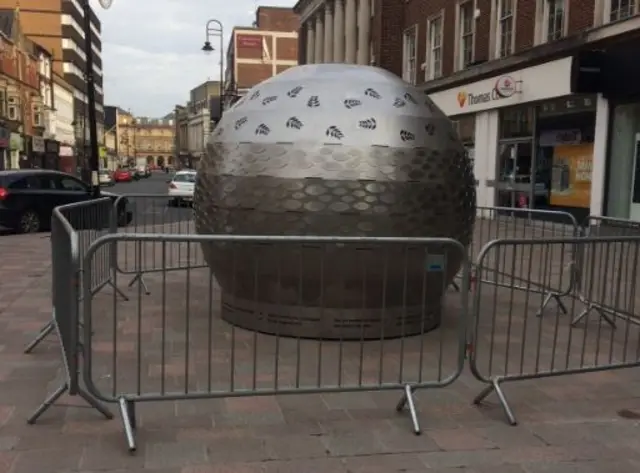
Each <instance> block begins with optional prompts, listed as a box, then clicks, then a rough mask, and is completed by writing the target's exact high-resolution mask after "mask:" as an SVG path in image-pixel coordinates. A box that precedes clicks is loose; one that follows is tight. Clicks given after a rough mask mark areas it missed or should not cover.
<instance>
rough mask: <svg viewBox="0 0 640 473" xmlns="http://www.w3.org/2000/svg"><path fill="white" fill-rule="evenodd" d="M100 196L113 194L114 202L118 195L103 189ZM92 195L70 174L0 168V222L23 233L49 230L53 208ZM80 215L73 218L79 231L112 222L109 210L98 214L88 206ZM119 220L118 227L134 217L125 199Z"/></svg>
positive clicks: (119, 211) (88, 197) (120, 207)
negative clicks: (100, 214) (107, 212)
mask: <svg viewBox="0 0 640 473" xmlns="http://www.w3.org/2000/svg"><path fill="white" fill-rule="evenodd" d="M101 196H102V197H110V198H111V200H112V201H113V202H114V203H115V202H116V200H117V199H118V197H119V195H117V194H112V193H110V192H104V191H103V192H101ZM93 198H94V197H93V189H92V188H91V186H89V185H87V184H86V183H84V182H82V181H81V180H80V179H78V178H77V177H75V176H73V175H71V174H67V173H64V172H59V171H52V170H48V169H19V170H12V171H0V225H2V226H4V227H8V228H10V229H12V230H15V231H17V232H20V233H34V232H39V231H44V230H49V229H50V226H51V214H52V213H53V209H54V208H56V207H58V206H60V205H66V204H71V203H74V202H83V201H86V200H90V199H93ZM70 215H71V213H70ZM77 216H78V218H77V219H72V221H71V224H72V226H73V227H74V228H75V229H76V230H87V229H90V228H91V229H104V228H107V227H108V225H109V219H110V215H109V216H107V214H106V212H105V214H104V216H98V215H97V212H95V211H92V209H90V208H88V209H87V212H85V213H84V214H83V213H82V212H81V211H80V212H79V213H78V214H77ZM99 219H102V221H100V220H99ZM117 219H118V222H117V223H118V225H119V226H125V225H128V224H129V223H131V221H132V220H133V212H132V211H131V209H130V206H129V202H128V201H127V199H126V198H121V199H120V200H119V201H118V209H117Z"/></svg>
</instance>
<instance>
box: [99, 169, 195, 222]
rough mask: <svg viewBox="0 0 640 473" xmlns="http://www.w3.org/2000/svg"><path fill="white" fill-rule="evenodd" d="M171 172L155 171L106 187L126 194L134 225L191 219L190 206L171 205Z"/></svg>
mask: <svg viewBox="0 0 640 473" xmlns="http://www.w3.org/2000/svg"><path fill="white" fill-rule="evenodd" d="M169 176H170V174H165V173H164V172H153V173H151V177H148V178H145V179H140V180H139V181H133V182H121V183H117V184H116V185H115V186H113V187H104V188H103V190H104V191H106V192H113V193H114V194H122V195H126V196H127V198H128V199H129V202H130V207H131V210H133V221H132V222H131V224H132V225H133V226H141V225H159V224H162V223H173V222H182V221H187V220H190V219H191V216H192V210H191V208H190V207H170V206H169V205H168V204H169V198H168V197H167V189H168V185H167V179H169ZM136 194H147V195H149V194H153V195H157V196H158V197H135V195H136Z"/></svg>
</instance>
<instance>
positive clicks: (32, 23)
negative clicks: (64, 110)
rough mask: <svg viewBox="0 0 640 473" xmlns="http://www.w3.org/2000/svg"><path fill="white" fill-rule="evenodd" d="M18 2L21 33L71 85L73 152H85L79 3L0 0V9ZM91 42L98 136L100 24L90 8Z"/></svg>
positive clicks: (100, 115)
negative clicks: (44, 51) (46, 52)
mask: <svg viewBox="0 0 640 473" xmlns="http://www.w3.org/2000/svg"><path fill="white" fill-rule="evenodd" d="M18 5H19V7H20V23H21V26H22V30H23V33H24V34H25V35H26V36H27V38H29V39H30V40H32V41H33V42H35V43H37V44H38V45H40V46H41V47H42V48H43V49H45V50H46V51H49V52H50V53H51V54H52V55H53V57H54V61H53V72H54V73H55V74H58V75H59V76H61V77H62V78H64V80H65V82H66V83H68V84H69V85H71V86H72V87H73V95H74V112H75V134H76V145H77V150H76V151H77V152H79V154H80V155H84V154H88V152H89V145H88V137H89V131H88V127H89V123H88V109H87V101H88V99H87V95H86V84H85V80H84V70H85V64H86V58H87V56H86V51H85V44H84V30H83V22H84V14H83V9H82V6H81V2H79V1H78V0H20V1H19V2H16V0H0V8H6V9H14V8H15V7H16V6H18ZM91 43H92V45H91V46H92V50H93V58H94V68H93V69H94V70H93V72H94V79H95V92H96V116H97V121H98V137H99V139H102V137H103V135H104V126H103V123H104V91H103V89H102V86H103V84H102V76H103V72H102V40H101V24H100V20H99V19H98V17H97V16H96V14H95V13H94V12H93V10H91ZM83 151H84V152H83Z"/></svg>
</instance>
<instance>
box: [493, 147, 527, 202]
mask: <svg viewBox="0 0 640 473" xmlns="http://www.w3.org/2000/svg"><path fill="white" fill-rule="evenodd" d="M533 154H534V152H533V143H532V142H531V140H523V141H510V142H504V141H503V142H501V143H500V144H499V145H498V169H497V176H496V177H497V179H496V182H495V188H496V205H497V206H498V207H515V208H532V207H533V202H534V199H535V186H536V182H535V181H536V180H535V178H534V176H535V175H536V169H535V167H536V166H535V164H536V163H535V158H534V156H533Z"/></svg>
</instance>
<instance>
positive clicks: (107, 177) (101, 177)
mask: <svg viewBox="0 0 640 473" xmlns="http://www.w3.org/2000/svg"><path fill="white" fill-rule="evenodd" d="M98 183H99V184H100V185H101V186H112V185H114V184H115V182H114V180H113V176H112V175H111V172H110V171H107V170H106V169H100V171H98Z"/></svg>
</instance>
